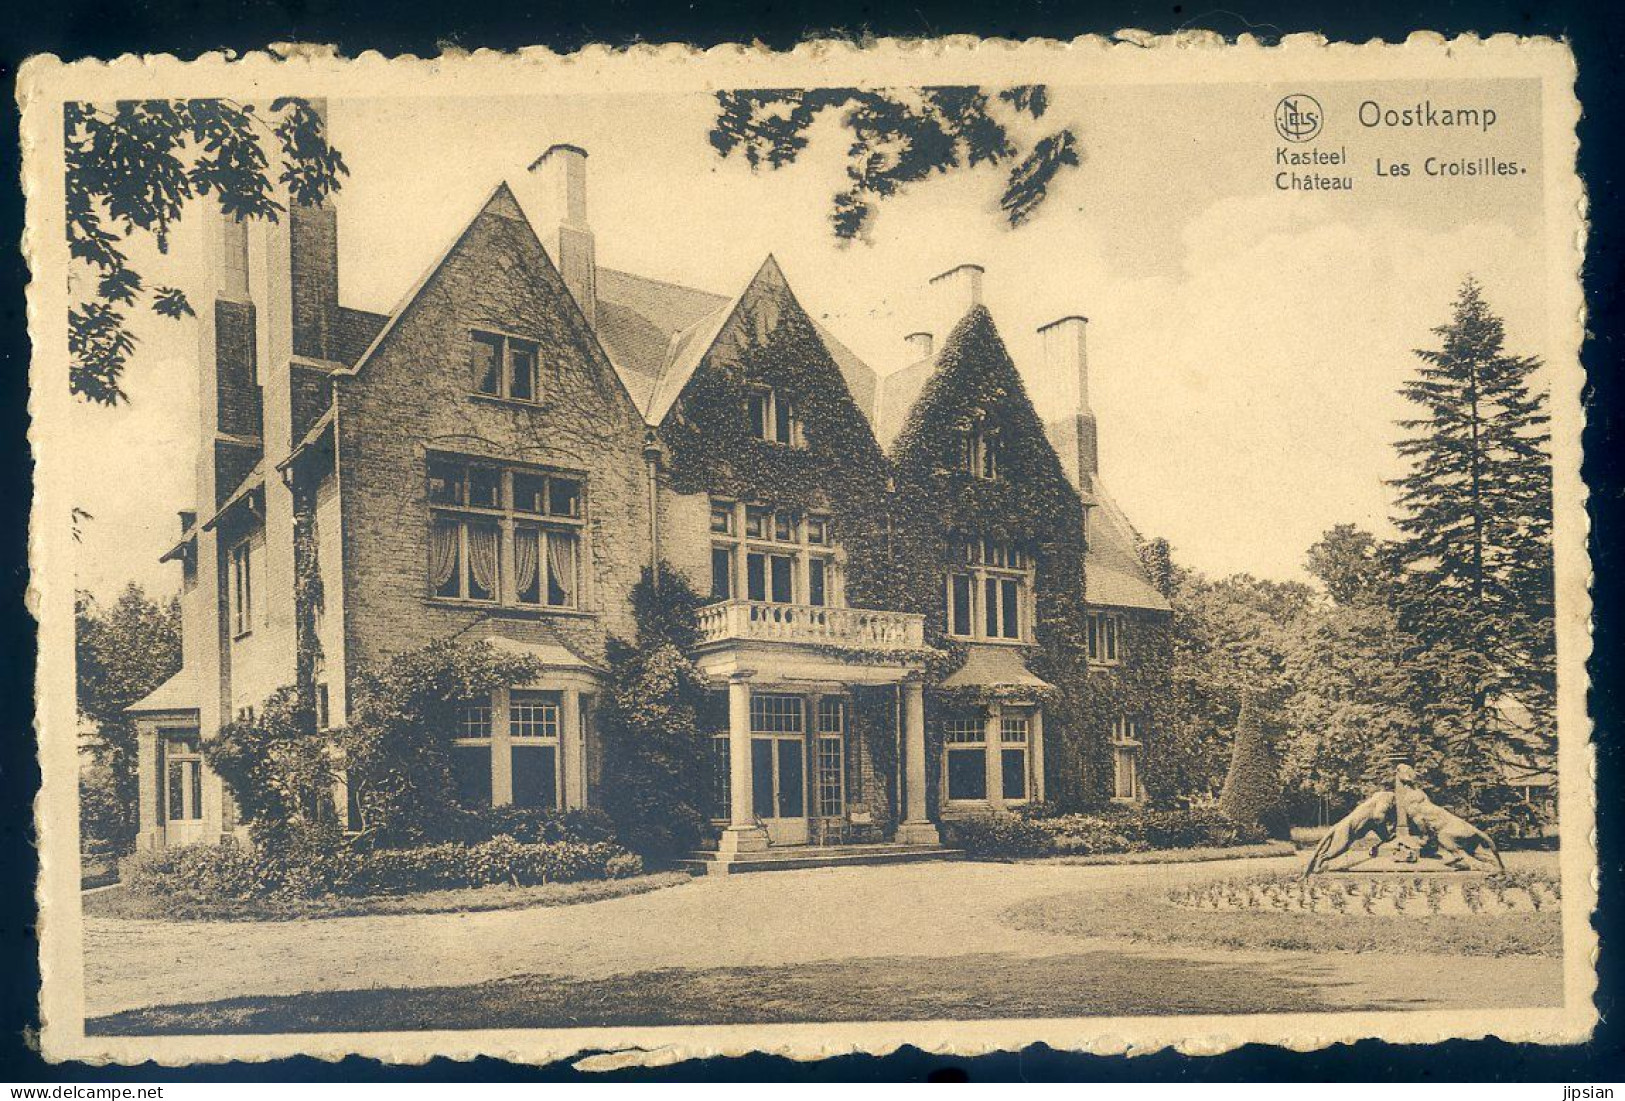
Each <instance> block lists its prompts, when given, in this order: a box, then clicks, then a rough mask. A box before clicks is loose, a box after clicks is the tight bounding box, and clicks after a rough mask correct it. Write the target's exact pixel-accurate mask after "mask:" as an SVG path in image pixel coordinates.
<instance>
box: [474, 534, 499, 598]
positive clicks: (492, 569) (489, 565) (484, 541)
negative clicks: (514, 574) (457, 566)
mask: <svg viewBox="0 0 1625 1101" xmlns="http://www.w3.org/2000/svg"><path fill="white" fill-rule="evenodd" d="M468 569H469V572H470V573H471V574H473V576H474V585H475V587H476V588H479V589H483V590H484V591H485V592H487V593H495V592H496V589H497V529H496V528H494V527H492V526H491V525H489V524H470V525H469V526H468Z"/></svg>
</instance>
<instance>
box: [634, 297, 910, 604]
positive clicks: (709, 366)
mask: <svg viewBox="0 0 1625 1101" xmlns="http://www.w3.org/2000/svg"><path fill="white" fill-rule="evenodd" d="M753 386H769V387H772V388H773V389H774V390H775V392H777V393H778V394H779V395H780V396H781V397H782V398H788V399H789V400H790V401H791V402H792V403H793V405H794V408H795V410H796V417H797V419H798V420H799V421H800V424H801V429H802V435H803V436H804V438H805V446H803V447H785V446H783V445H781V444H775V443H769V442H767V441H765V440H760V439H757V438H756V437H755V436H754V435H753V434H752V433H751V431H750V426H749V422H748V420H747V418H746V416H745V409H746V401H745V399H746V394H747V393H748V391H749V388H750V387H753ZM660 435H661V440H662V442H663V443H664V444H665V445H666V447H667V449H668V451H669V453H670V456H671V477H672V485H673V488H674V489H676V490H677V492H679V493H699V492H708V493H713V494H717V495H719V496H724V497H731V498H733V499H735V500H744V501H755V502H761V503H764V504H768V505H772V506H774V507H777V508H788V509H795V510H800V511H805V510H809V509H818V510H828V511H829V513H830V514H831V517H832V519H833V520H834V526H835V538H836V539H838V540H839V541H840V542H841V544H842V545H843V546H844V547H846V549H847V551H848V554H849V556H850V562H851V569H850V573H849V575H848V577H847V590H846V591H847V600H848V603H850V604H852V605H853V606H854V607H871V608H891V607H896V606H897V605H896V604H894V603H891V602H890V601H891V600H892V593H893V591H894V586H893V581H892V578H891V575H890V566H891V562H892V557H893V556H892V544H891V539H892V532H893V530H894V524H893V520H892V515H891V513H890V511H889V510H888V507H887V505H888V499H887V498H888V495H887V479H888V476H889V474H890V470H889V468H888V466H887V463H886V457H885V455H884V454H883V453H882V452H881V450H880V445H879V444H877V443H876V442H875V438H874V433H873V432H872V431H871V430H870V428H869V422H868V420H867V419H866V418H865V417H864V415H863V412H862V411H861V410H860V409H859V408H858V407H857V404H856V403H855V402H854V401H853V400H852V396H851V392H850V391H849V390H848V389H847V386H846V382H845V380H844V379H843V378H842V376H841V372H840V368H839V367H837V366H836V365H835V361H834V360H833V359H831V358H830V354H829V350H828V348H826V347H825V345H824V342H823V341H822V340H821V339H820V338H819V335H818V332H817V330H816V329H815V328H814V327H813V323H812V320H811V319H810V318H808V316H807V314H806V311H805V310H803V309H802V308H801V305H800V303H799V302H797V301H796V300H795V297H794V296H793V295H792V294H791V293H790V291H789V288H788V287H787V286H786V285H785V284H784V283H783V280H782V277H780V276H779V275H778V274H777V272H776V271H774V270H767V269H764V271H763V272H762V273H761V274H759V275H758V276H757V279H756V280H755V281H754V282H753V284H752V287H751V288H750V289H749V290H748V291H747V292H746V294H745V296H744V299H743V300H742V301H741V303H740V306H739V313H738V315H737V316H736V319H735V324H734V326H732V327H730V328H729V329H727V330H725V333H724V337H723V339H721V340H719V342H718V348H717V349H715V350H713V351H712V352H711V353H710V354H709V355H708V356H707V357H706V359H705V361H704V362H703V363H701V364H700V366H699V368H698V369H697V370H696V371H695V373H694V376H693V377H692V378H691V379H690V380H689V383H688V385H687V386H686V387H685V388H684V390H683V394H682V398H681V400H680V401H679V403H678V405H677V407H676V409H675V411H674V415H673V416H671V417H668V418H667V420H666V423H665V424H664V425H663V426H662V427H661V429H660Z"/></svg>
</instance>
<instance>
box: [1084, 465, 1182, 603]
mask: <svg viewBox="0 0 1625 1101" xmlns="http://www.w3.org/2000/svg"><path fill="white" fill-rule="evenodd" d="M1089 481H1090V485H1089V491H1090V492H1091V493H1092V494H1093V495H1094V498H1095V507H1094V508H1092V509H1090V510H1089V520H1088V523H1089V540H1088V544H1087V548H1086V550H1085V553H1084V560H1083V587H1084V599H1086V600H1087V601H1088V602H1089V603H1090V604H1091V605H1094V606H1097V607H1109V608H1139V609H1144V610H1148V611H1157V612H1166V611H1169V610H1170V609H1169V605H1168V600H1167V598H1166V597H1164V596H1163V595H1162V594H1161V593H1160V592H1158V591H1157V589H1156V586H1154V585H1152V584H1151V578H1150V576H1149V575H1148V574H1147V573H1146V572H1145V567H1144V566H1143V565H1141V564H1140V555H1139V551H1138V549H1137V547H1138V544H1139V538H1138V534H1137V533H1136V532H1135V530H1134V525H1133V524H1131V523H1129V520H1128V517H1127V516H1125V515H1124V514H1123V510H1122V509H1120V508H1118V507H1117V502H1116V501H1114V500H1112V495H1111V494H1110V493H1108V492H1106V487H1105V486H1104V485H1102V484H1101V481H1100V476H1099V475H1098V474H1097V475H1095V476H1094V477H1092V478H1090V479H1089Z"/></svg>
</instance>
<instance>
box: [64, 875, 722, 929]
mask: <svg viewBox="0 0 1625 1101" xmlns="http://www.w3.org/2000/svg"><path fill="white" fill-rule="evenodd" d="M689 879H690V876H689V874H688V873H687V872H660V873H657V874H655V875H640V876H633V877H632V878H630V879H592V880H583V881H581V882H578V883H542V884H538V885H536V886H533V887H513V886H508V885H500V886H494V887H466V888H461V889H457V890H445V891H421V892H417V893H415V894H403V895H365V896H362V897H359V898H347V897H340V896H330V897H322V898H298V899H256V900H253V901H248V902H233V901H213V900H211V901H203V900H198V899H174V898H161V897H158V896H156V895H150V894H138V893H135V892H132V891H130V890H128V889H127V888H124V887H118V888H115V889H113V890H110V891H98V892H96V893H95V894H88V895H86V896H84V913H85V916H86V917H95V918H123V919H126V920H136V921H301V920H305V919H308V918H338V917H366V916H371V915H379V914H449V913H473V912H476V911H480V910H520V909H527V908H534V907H545V906H571V905H575V904H578V903H583V902H600V901H602V900H604V899H609V898H623V897H625V896H627V895H641V894H644V893H646V892H649V891H658V890H660V889H661V888H663V887H675V886H677V885H678V884H680V883H687V882H688V881H689Z"/></svg>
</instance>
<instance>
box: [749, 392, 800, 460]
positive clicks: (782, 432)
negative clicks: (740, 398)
mask: <svg viewBox="0 0 1625 1101" xmlns="http://www.w3.org/2000/svg"><path fill="white" fill-rule="evenodd" d="M746 408H747V411H748V412H749V415H750V430H751V435H753V436H755V437H756V438H757V439H759V440H766V441H767V442H768V443H782V444H784V445H785V446H787V447H800V446H802V439H801V421H800V419H799V418H798V417H797V416H796V407H795V403H794V402H792V401H791V400H790V398H789V397H788V396H787V395H785V394H781V393H779V392H778V391H777V390H775V389H773V388H771V387H767V386H763V387H759V388H757V389H754V390H752V391H751V392H750V396H749V397H748V398H747V399H746Z"/></svg>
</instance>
